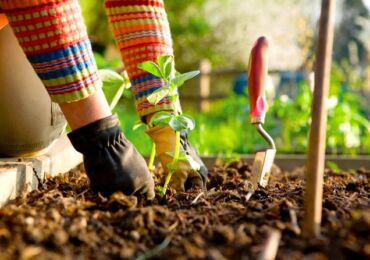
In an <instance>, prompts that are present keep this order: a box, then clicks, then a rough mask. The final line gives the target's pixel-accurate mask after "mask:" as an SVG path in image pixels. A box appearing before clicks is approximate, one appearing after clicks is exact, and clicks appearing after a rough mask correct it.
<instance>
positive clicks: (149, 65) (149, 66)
mask: <svg viewBox="0 0 370 260" xmlns="http://www.w3.org/2000/svg"><path fill="white" fill-rule="evenodd" d="M138 68H139V69H142V70H144V71H146V72H149V73H150V74H153V75H154V76H157V77H159V78H162V73H161V70H160V68H159V67H158V65H157V64H156V63H155V62H153V61H151V60H149V61H144V62H142V63H140V64H139V65H138Z"/></svg>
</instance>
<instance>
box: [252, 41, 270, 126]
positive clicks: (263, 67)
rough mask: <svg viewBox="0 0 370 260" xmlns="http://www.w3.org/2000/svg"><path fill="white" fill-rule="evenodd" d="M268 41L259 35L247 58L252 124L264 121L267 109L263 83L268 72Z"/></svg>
mask: <svg viewBox="0 0 370 260" xmlns="http://www.w3.org/2000/svg"><path fill="white" fill-rule="evenodd" d="M268 47H269V44H268V41H267V39H266V38H265V37H260V38H258V39H257V41H256V42H255V43H254V45H253V48H252V50H251V54H250V58H249V68H248V94H249V101H250V116H251V122H252V124H259V123H262V124H263V123H264V120H265V114H266V111H267V102H266V99H265V84H266V78H267V72H268V62H267V51H268Z"/></svg>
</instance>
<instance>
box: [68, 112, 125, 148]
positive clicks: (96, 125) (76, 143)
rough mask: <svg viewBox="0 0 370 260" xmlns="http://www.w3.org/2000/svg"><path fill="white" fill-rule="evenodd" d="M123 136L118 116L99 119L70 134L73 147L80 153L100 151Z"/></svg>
mask: <svg viewBox="0 0 370 260" xmlns="http://www.w3.org/2000/svg"><path fill="white" fill-rule="evenodd" d="M121 134H122V131H121V127H120V124H119V120H118V117H117V115H116V114H114V115H111V116H108V117H105V118H103V119H99V120H97V121H95V122H92V123H90V124H88V125H85V126H83V127H81V128H78V129H76V130H73V131H72V132H71V133H69V134H68V138H69V140H70V141H71V143H72V145H73V147H74V148H75V149H76V150H77V151H78V152H80V153H82V154H84V153H85V152H86V151H90V152H91V151H94V150H95V151H98V150H99V149H103V148H104V147H107V146H109V145H110V144H112V143H114V142H115V141H116V140H117V139H118V138H119V137H120V135H121Z"/></svg>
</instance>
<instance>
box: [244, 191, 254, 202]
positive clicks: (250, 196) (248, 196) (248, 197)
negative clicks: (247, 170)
mask: <svg viewBox="0 0 370 260" xmlns="http://www.w3.org/2000/svg"><path fill="white" fill-rule="evenodd" d="M253 194H254V191H249V192H248V194H247V195H245V202H247V201H249V200H250V199H251V198H252V196H253Z"/></svg>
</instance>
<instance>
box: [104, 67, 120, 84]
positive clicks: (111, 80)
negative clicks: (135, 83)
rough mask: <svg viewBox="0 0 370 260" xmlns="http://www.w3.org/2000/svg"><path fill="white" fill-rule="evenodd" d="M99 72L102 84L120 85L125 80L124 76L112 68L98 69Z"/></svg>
mask: <svg viewBox="0 0 370 260" xmlns="http://www.w3.org/2000/svg"><path fill="white" fill-rule="evenodd" d="M99 74H100V78H101V80H102V81H103V83H104V84H108V85H121V84H123V83H124V82H125V80H124V78H123V77H122V76H121V75H120V74H118V73H117V72H115V71H113V70H108V69H102V70H99Z"/></svg>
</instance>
